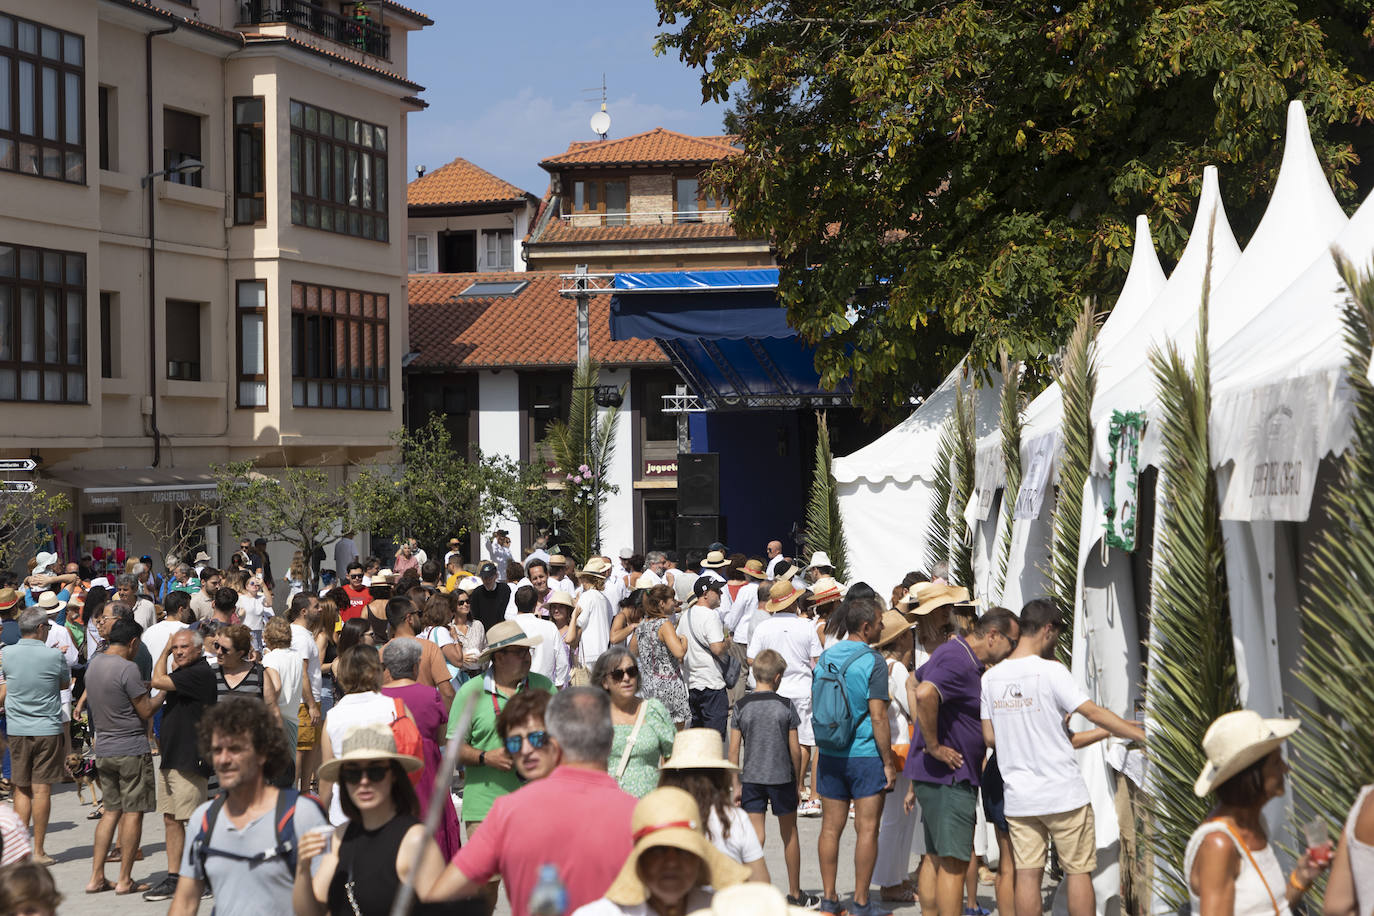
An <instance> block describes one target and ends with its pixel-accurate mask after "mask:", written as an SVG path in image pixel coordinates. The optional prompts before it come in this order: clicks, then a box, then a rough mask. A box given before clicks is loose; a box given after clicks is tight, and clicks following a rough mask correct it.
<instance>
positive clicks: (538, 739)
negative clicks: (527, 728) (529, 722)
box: [506, 732, 549, 754]
mask: <svg viewBox="0 0 1374 916" xmlns="http://www.w3.org/2000/svg"><path fill="white" fill-rule="evenodd" d="M526 741H529V743H530V747H532V748H534V749H535V750H536V751H537V750H540V749H542V748H543V747H544V746H545V745H547V744H548V743H549V733H548V732H530V733H529V734H528V735H507V736H506V753H507V754H518V753H520V748H521V747H523V746H524V743H525V742H526Z"/></svg>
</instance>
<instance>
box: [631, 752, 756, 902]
mask: <svg viewBox="0 0 1374 916" xmlns="http://www.w3.org/2000/svg"><path fill="white" fill-rule="evenodd" d="M738 772H739V767H737V766H735V765H734V764H733V763H731V762H730V761H729V760H727V759H725V743H724V741H723V740H722V739H721V737H720V732H718V731H716V730H715V729H714V728H689V729H686V730H684V731H682V732H679V733H678V736H677V739H676V740H675V741H673V753H672V756H671V757H669V758H668V759H667V760H665V761H664V762H663V767H662V773H660V774H659V780H658V784H659V785H660V786H674V787H676V788H679V789H682V790H683V791H684V792H686V793H688V794H689V795H691V796H692V798H693V799H695V800H696V803H697V807H698V808H699V809H700V810H701V811H703V812H704V813H705V817H704V818H703V819H702V820H703V825H704V826H703V829H704V830H705V831H706V837H707V839H709V840H710V841H711V845H712V846H714V847H715V848H716V849H718V850H720V852H721V853H723V854H724V855H726V856H729V857H730V858H731V859H733V860H734V861H736V862H738V863H740V864H741V865H743V866H745V867H746V868H748V869H749V873H750V880H751V881H762V882H764V883H765V884H767V883H768V863H766V862H765V861H764V860H763V846H762V844H761V843H759V835H758V834H757V833H756V832H755V831H754V825H753V824H752V823H750V821H749V815H748V814H746V813H745V812H744V809H743V808H737V807H735V779H736V776H737V774H738Z"/></svg>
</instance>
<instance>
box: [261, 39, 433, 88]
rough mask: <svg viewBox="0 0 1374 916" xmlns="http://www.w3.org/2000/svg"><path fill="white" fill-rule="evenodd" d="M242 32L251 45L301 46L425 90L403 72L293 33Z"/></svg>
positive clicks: (398, 82)
mask: <svg viewBox="0 0 1374 916" xmlns="http://www.w3.org/2000/svg"><path fill="white" fill-rule="evenodd" d="M241 34H243V36H244V39H245V40H246V42H247V43H248V44H250V45H265V44H285V45H290V46H292V47H293V48H300V49H301V50H302V51H309V52H311V53H312V54H318V55H320V56H321V57H328V58H329V59H331V60H335V61H338V62H339V63H341V64H347V65H348V66H350V67H356V68H357V69H359V70H365V71H367V72H368V73H371V74H373V75H374V76H380V77H382V78H383V79H387V80H390V81H391V82H393V83H397V84H399V85H401V86H405V87H406V88H407V89H413V90H415V91H416V92H423V91H424V89H425V87H424V86H421V85H420V84H419V83H413V82H411V81H410V80H408V79H406V78H405V77H404V76H401V74H399V73H395V72H393V71H391V70H386V69H384V68H382V67H378V66H375V65H373V64H366V63H363V62H361V61H358V60H354V59H353V58H351V57H349V56H348V55H346V54H340V53H339V52H338V51H331V50H329V49H328V48H324V47H321V46H319V45H316V44H313V43H311V42H308V41H303V40H301V39H300V38H296V37H294V36H291V35H263V34H260V33H250V32H245V33H241Z"/></svg>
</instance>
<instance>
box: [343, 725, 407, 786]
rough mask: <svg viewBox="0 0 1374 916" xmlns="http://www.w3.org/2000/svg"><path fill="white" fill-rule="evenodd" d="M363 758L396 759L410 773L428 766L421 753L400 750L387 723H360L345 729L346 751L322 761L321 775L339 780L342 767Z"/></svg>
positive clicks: (344, 743)
mask: <svg viewBox="0 0 1374 916" xmlns="http://www.w3.org/2000/svg"><path fill="white" fill-rule="evenodd" d="M359 760H394V761H396V762H397V763H399V764H400V765H401V766H402V767H403V768H404V769H405V771H406V772H407V773H414V772H415V771H416V770H418V769H420V768H421V767H422V766H424V763H423V762H421V760H420V758H418V757H411V756H410V755H409V754H398V753H397V752H396V738H395V737H394V736H393V735H392V734H391V727H390V726H387V725H356V726H354V727H353V728H350V729H349V730H348V731H346V732H344V739H343V753H341V754H339V756H337V757H335V758H334V759H332V760H327V761H325V762H324V763H322V764H320V779H327V780H329V781H330V782H338V779H339V770H340V769H342V768H343V766H344V764H346V763H353V762H355V761H359Z"/></svg>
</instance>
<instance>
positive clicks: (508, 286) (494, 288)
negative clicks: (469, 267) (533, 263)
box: [458, 280, 530, 298]
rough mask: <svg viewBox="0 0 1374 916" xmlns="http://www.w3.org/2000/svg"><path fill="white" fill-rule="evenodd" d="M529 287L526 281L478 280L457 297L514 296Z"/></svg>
mask: <svg viewBox="0 0 1374 916" xmlns="http://www.w3.org/2000/svg"><path fill="white" fill-rule="evenodd" d="M529 285H530V281H528V280H478V281H477V282H476V283H474V284H472V285H471V286H469V287H468V288H467V289H465V290H463V291H462V292H461V293H459V294H458V295H460V296H473V297H483V298H486V297H490V296H514V295H515V294H516V293H518V292H520V291H521V290H522V289H524V288H525V287H527V286H529Z"/></svg>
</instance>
